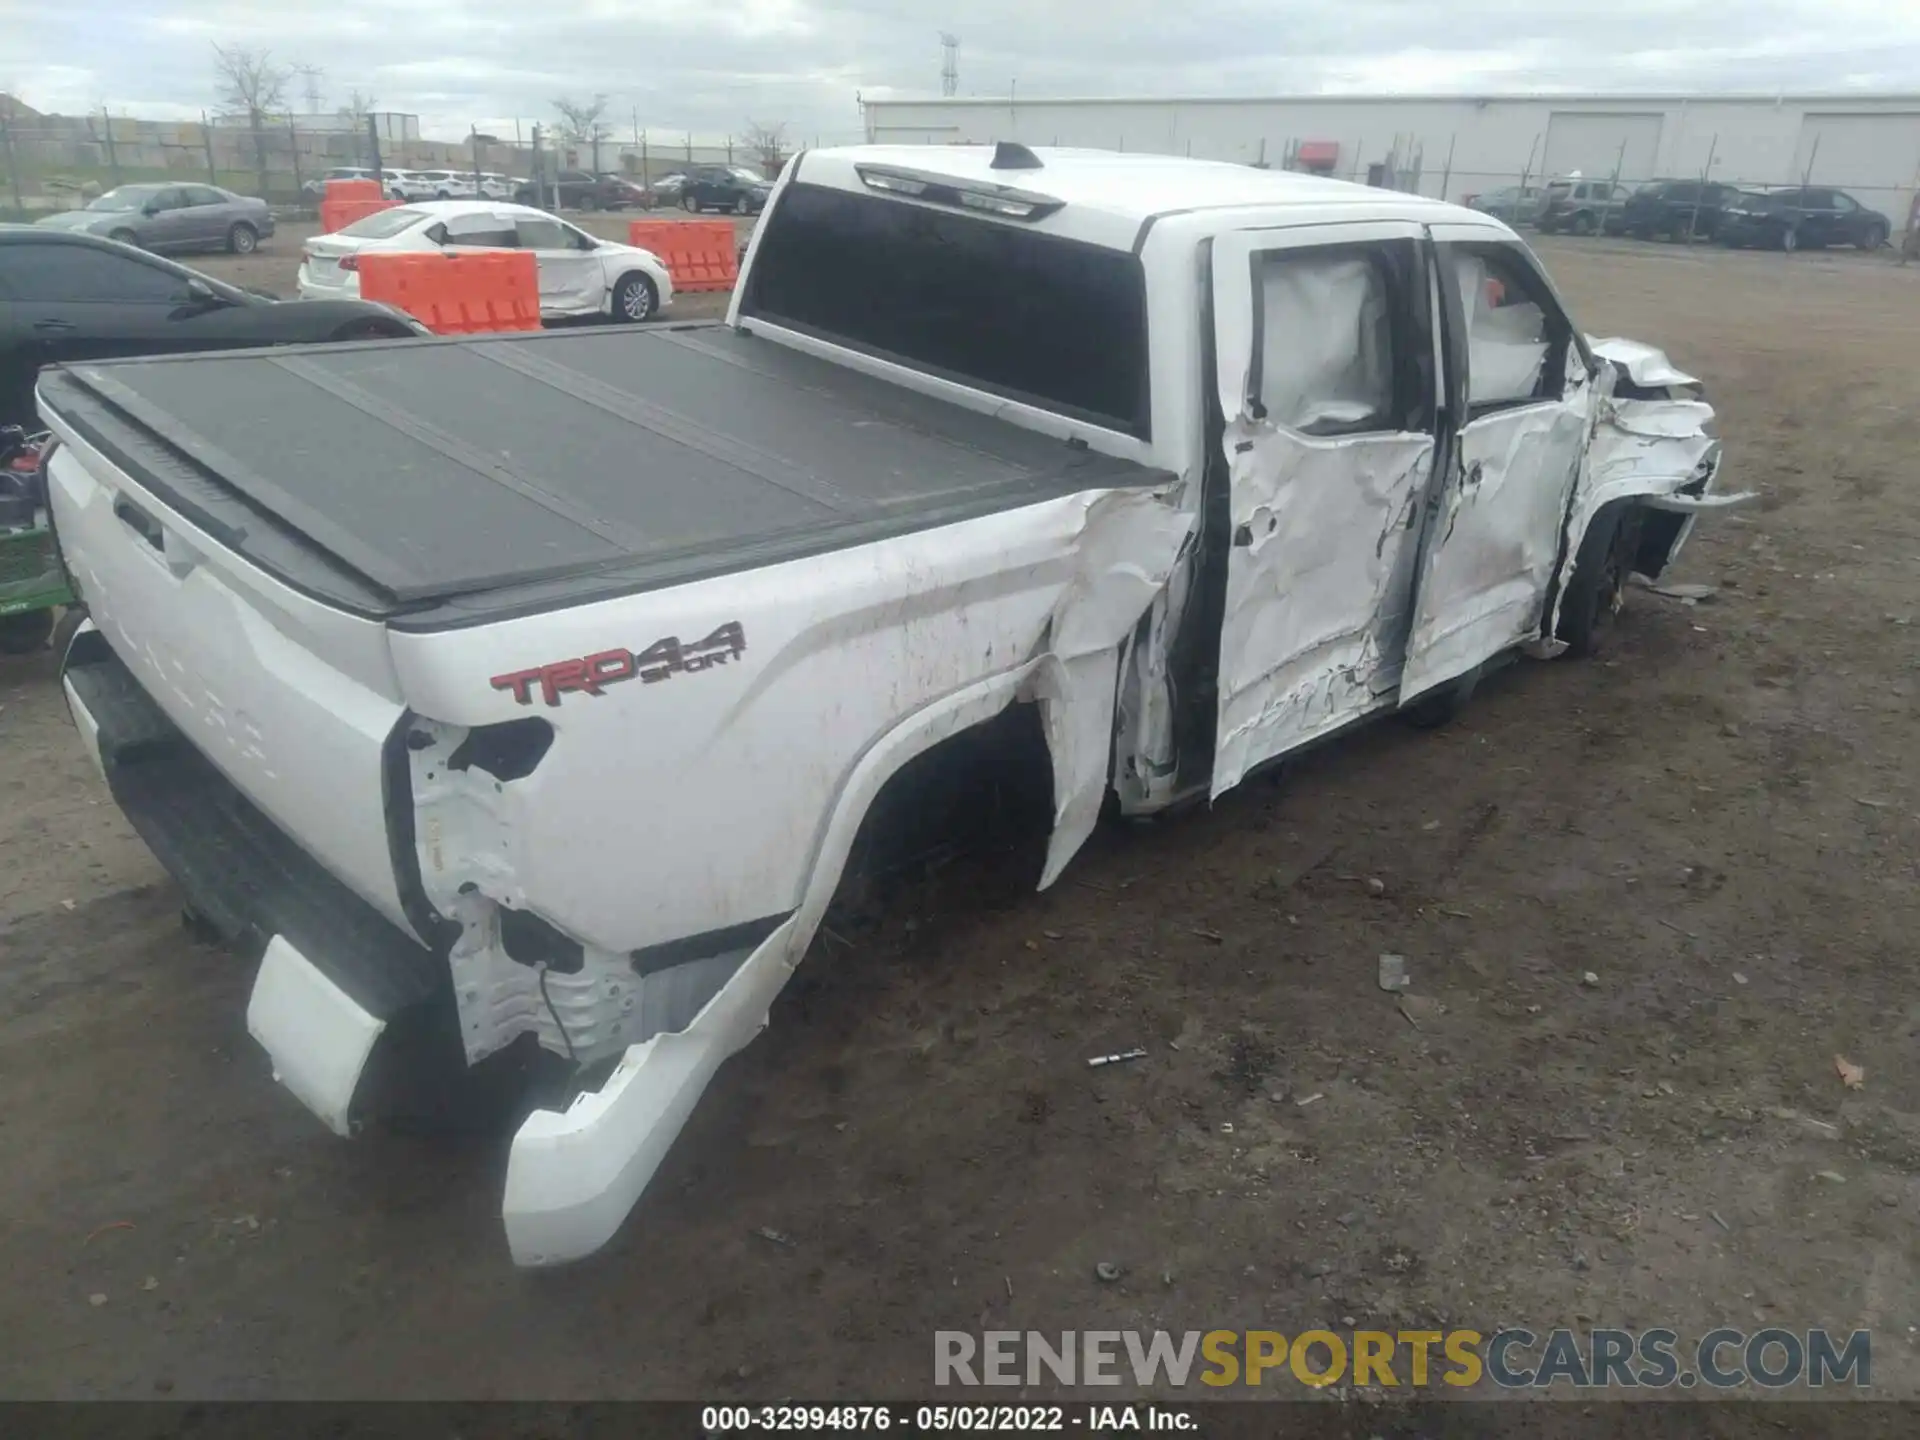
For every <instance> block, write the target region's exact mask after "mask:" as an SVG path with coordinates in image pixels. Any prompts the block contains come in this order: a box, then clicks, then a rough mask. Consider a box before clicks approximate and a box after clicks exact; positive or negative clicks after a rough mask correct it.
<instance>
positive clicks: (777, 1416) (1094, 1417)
mask: <svg viewBox="0 0 1920 1440" xmlns="http://www.w3.org/2000/svg"><path fill="white" fill-rule="evenodd" d="M700 1428H701V1430H702V1432H703V1433H705V1434H707V1435H724V1434H732V1433H742V1434H755V1433H760V1432H780V1431H784V1432H802V1431H811V1432H819V1431H886V1432H891V1431H899V1432H900V1433H903V1434H908V1435H934V1434H946V1433H949V1432H952V1433H959V1434H976V1435H1010V1434H1034V1433H1039V1434H1060V1433H1065V1432H1068V1431H1078V1432H1081V1433H1084V1434H1094V1435H1100V1434H1122V1433H1126V1432H1130V1431H1138V1432H1141V1433H1155V1434H1165V1435H1175V1434H1182V1433H1186V1432H1191V1431H1194V1430H1197V1429H1199V1421H1198V1419H1197V1418H1196V1417H1195V1416H1194V1415H1193V1414H1192V1413H1191V1412H1190V1411H1188V1410H1184V1409H1181V1408H1179V1407H1177V1406H1169V1405H1149V1404H1138V1405H1072V1406H1069V1405H707V1406H703V1407H701V1410H700Z"/></svg>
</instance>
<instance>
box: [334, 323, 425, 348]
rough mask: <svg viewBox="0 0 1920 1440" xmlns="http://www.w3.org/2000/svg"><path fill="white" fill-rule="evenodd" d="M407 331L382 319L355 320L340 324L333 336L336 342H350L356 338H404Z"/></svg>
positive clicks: (343, 343) (407, 333)
mask: <svg viewBox="0 0 1920 1440" xmlns="http://www.w3.org/2000/svg"><path fill="white" fill-rule="evenodd" d="M409 333H411V332H409V331H406V330H403V329H401V328H400V327H399V326H398V325H390V324H388V323H386V322H385V321H383V320H355V321H354V322H353V323H352V324H350V325H345V326H342V327H341V328H340V329H339V330H338V331H336V332H335V334H334V336H333V341H334V343H336V344H342V345H346V344H351V343H353V342H355V341H358V340H404V339H406V338H407V336H408V335H409Z"/></svg>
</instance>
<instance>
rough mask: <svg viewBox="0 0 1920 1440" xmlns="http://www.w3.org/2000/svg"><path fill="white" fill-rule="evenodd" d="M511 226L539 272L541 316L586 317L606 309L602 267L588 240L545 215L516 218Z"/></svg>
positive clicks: (604, 279)
mask: <svg viewBox="0 0 1920 1440" xmlns="http://www.w3.org/2000/svg"><path fill="white" fill-rule="evenodd" d="M513 225H514V231H515V233H516V237H517V239H518V241H519V245H520V248H521V249H522V250H531V251H532V252H533V258H534V262H535V263H536V264H537V265H538V266H539V269H540V310H541V313H542V314H560V315H585V314H591V313H592V312H594V311H596V310H599V309H601V308H603V307H604V306H605V304H606V299H607V284H606V278H605V273H604V272H605V267H604V266H602V265H601V263H600V257H599V255H598V254H596V253H595V247H594V245H593V241H592V238H591V237H589V236H587V235H586V234H585V233H584V232H582V231H579V230H576V229H574V228H573V227H572V226H571V225H567V224H564V223H563V222H561V221H559V220H555V219H553V218H552V217H551V216H548V215H519V216H516V217H515V218H514V222H513Z"/></svg>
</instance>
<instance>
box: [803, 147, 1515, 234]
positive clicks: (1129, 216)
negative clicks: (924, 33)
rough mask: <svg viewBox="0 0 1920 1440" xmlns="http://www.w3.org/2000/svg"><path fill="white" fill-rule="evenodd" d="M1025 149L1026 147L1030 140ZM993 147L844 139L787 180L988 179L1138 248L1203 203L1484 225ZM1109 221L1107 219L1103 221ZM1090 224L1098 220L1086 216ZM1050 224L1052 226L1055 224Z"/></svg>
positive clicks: (1068, 153)
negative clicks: (1033, 162)
mask: <svg viewBox="0 0 1920 1440" xmlns="http://www.w3.org/2000/svg"><path fill="white" fill-rule="evenodd" d="M1023 148H1024V147H1023ZM996 149H997V147H995V146H992V145H847V146H837V147H834V148H831V149H825V150H809V151H806V152H805V153H803V154H802V155H800V156H799V157H797V158H796V160H795V162H794V169H793V173H792V175H791V176H790V177H789V178H790V180H805V181H807V182H809V183H813V184H825V185H832V186H835V187H836V188H839V189H850V190H858V189H862V188H864V185H863V182H862V180H861V178H860V174H859V170H858V168H857V167H859V166H861V165H884V166H890V167H895V168H898V169H902V170H913V171H919V172H922V173H926V174H933V175H939V176H941V177H943V178H949V179H954V180H960V181H966V182H970V183H972V184H976V185H982V186H1007V187H1010V188H1013V189H1017V190H1023V191H1031V192H1036V193H1039V194H1044V195H1047V196H1050V197H1052V198H1054V199H1056V200H1060V201H1064V202H1065V207H1066V208H1065V210H1063V211H1062V212H1061V214H1060V216H1058V217H1055V218H1056V220H1063V219H1065V218H1066V217H1067V215H1068V214H1069V213H1070V212H1072V213H1074V214H1076V215H1077V216H1078V217H1079V218H1080V220H1081V222H1082V223H1081V224H1080V225H1078V226H1075V227H1074V228H1075V229H1076V231H1078V232H1080V233H1078V235H1077V238H1080V239H1085V240H1089V241H1092V242H1094V243H1100V244H1111V245H1118V246H1122V247H1126V246H1131V245H1133V244H1134V242H1135V240H1136V238H1137V237H1138V236H1139V234H1140V231H1141V227H1143V226H1145V225H1146V224H1147V223H1148V222H1149V221H1152V220H1156V219H1159V218H1161V217H1163V216H1168V215H1174V214H1189V213H1192V212H1195V211H1206V210H1244V209H1246V208H1248V207H1258V208H1260V209H1276V208H1278V209H1287V208H1292V209H1297V210H1298V211H1299V212H1300V214H1301V218H1302V219H1307V218H1314V219H1322V218H1325V219H1334V218H1355V219H1361V218H1364V219H1390V218H1409V219H1418V220H1422V221H1438V220H1450V219H1451V220H1464V221H1467V222H1469V223H1473V224H1481V225H1484V224H1486V223H1487V217H1486V216H1485V215H1484V214H1482V213H1480V212H1479V211H1475V210H1467V209H1464V208H1462V207H1460V206H1458V205H1449V204H1447V203H1446V202H1444V201H1441V200H1435V199H1432V198H1430V197H1428V196H1424V195H1410V194H1407V193H1405V192H1403V191H1398V190H1382V189H1378V188H1375V187H1373V186H1370V185H1355V184H1352V183H1350V182H1348V181H1345V180H1331V179H1327V178H1326V177H1324V176H1320V175H1303V174H1300V173H1298V172H1296V171H1291V170H1262V169H1258V168H1256V167H1254V166H1251V165H1234V164H1230V163H1228V162H1227V161H1224V160H1193V159H1189V158H1187V157H1185V156H1179V155H1148V154H1138V153H1134V152H1130V151H1118V150H1081V149H1069V148H1064V147H1053V146H1036V147H1033V148H1032V149H1030V150H1026V151H1025V153H1026V154H1028V155H1031V156H1032V157H1033V158H1034V159H1037V160H1038V161H1039V165H1038V167H1037V168H1026V169H1006V168H995V167H994V164H993V160H994V155H995V152H996ZM1099 220H1105V221H1107V222H1108V223H1107V224H1104V225H1102V224H1098V223H1097V222H1098V221H1099ZM1089 222H1092V223H1089ZM1040 223H1041V225H1042V226H1043V227H1046V228H1053V227H1052V226H1050V225H1048V222H1046V221H1042V222H1040Z"/></svg>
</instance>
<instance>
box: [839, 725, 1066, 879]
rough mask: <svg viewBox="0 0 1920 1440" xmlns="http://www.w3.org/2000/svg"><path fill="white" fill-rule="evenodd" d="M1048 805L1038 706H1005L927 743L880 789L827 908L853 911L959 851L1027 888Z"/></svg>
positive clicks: (1049, 820)
mask: <svg viewBox="0 0 1920 1440" xmlns="http://www.w3.org/2000/svg"><path fill="white" fill-rule="evenodd" d="M1053 808H1054V807H1053V755H1052V752H1051V751H1050V750H1049V749H1048V747H1047V737H1046V731H1045V729H1044V728H1043V726H1042V724H1041V720H1040V709H1039V707H1038V706H1037V705H1032V704H1026V703H1018V702H1016V703H1014V704H1010V705H1008V706H1007V707H1006V708H1005V709H1004V710H1002V711H1000V713H999V714H997V715H995V716H994V717H993V718H992V719H990V720H986V721H983V722H981V723H980V724H978V725H975V726H973V727H971V728H970V729H966V730H962V731H961V732H959V733H958V734H957V735H950V736H948V737H947V738H946V739H945V740H942V741H940V742H939V743H938V744H936V745H934V746H932V747H931V748H929V749H927V750H923V751H922V752H921V753H920V754H918V755H916V756H914V757H913V758H912V759H911V760H909V761H907V763H906V764H904V765H902V766H901V767H900V768H899V769H898V770H896V771H895V772H894V773H893V775H892V776H891V777H889V778H888V780H887V781H886V783H885V784H884V785H882V786H881V787H880V791H879V793H878V794H876V795H875V796H874V797H873V801H872V803H871V804H870V805H868V807H867V812H866V815H865V816H864V817H863V818H862V819H861V821H860V828H859V829H858V830H857V831H856V832H855V834H854V838H853V844H852V846H851V848H850V849H849V851H848V853H847V862H846V866H845V868H844V869H843V870H842V871H841V874H840V880H839V885H838V887H837V888H836V890H835V892H834V898H833V902H832V907H831V908H832V910H833V911H834V912H839V913H841V914H844V913H845V912H846V911H847V910H848V909H854V910H858V909H860V908H862V905H863V903H865V902H869V901H878V900H880V899H881V898H882V897H883V896H884V895H885V894H886V893H887V892H889V891H890V890H892V889H893V888H894V887H895V886H897V885H902V884H910V883H912V882H913V881H915V880H918V879H922V878H925V877H926V876H928V875H930V874H932V873H933V872H934V871H936V870H938V869H940V868H941V867H943V866H944V865H946V864H947V863H948V862H950V861H952V860H955V859H959V858H961V857H963V856H964V857H970V858H972V859H974V860H975V861H976V863H977V864H979V866H980V868H981V869H982V870H983V871H984V872H986V874H987V875H989V876H992V877H993V878H994V879H1003V880H1004V882H1005V883H1006V885H1007V887H1008V888H1010V889H1012V888H1019V889H1026V890H1031V889H1033V888H1034V887H1035V886H1036V885H1037V884H1038V883H1039V879H1040V872H1041V869H1042V867H1043V865H1044V864H1045V861H1046V850H1047V842H1048V840H1049V839H1050V838H1051V836H1052V833H1053ZM993 888H997V887H993Z"/></svg>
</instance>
